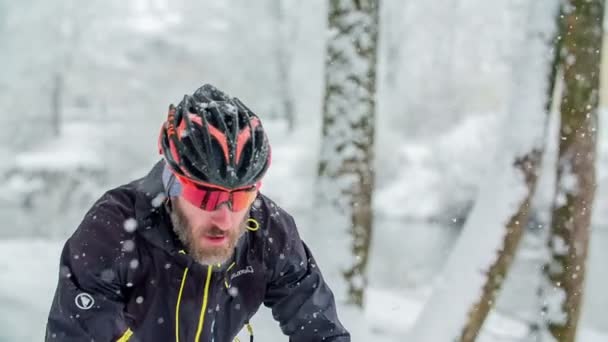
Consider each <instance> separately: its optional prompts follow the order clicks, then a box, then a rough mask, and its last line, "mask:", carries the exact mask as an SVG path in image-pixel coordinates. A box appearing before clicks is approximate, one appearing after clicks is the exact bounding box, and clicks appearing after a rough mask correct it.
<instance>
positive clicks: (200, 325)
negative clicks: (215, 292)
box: [194, 265, 213, 342]
mask: <svg viewBox="0 0 608 342" xmlns="http://www.w3.org/2000/svg"><path fill="white" fill-rule="evenodd" d="M212 271H213V266H212V265H209V267H207V280H206V281H205V292H204V293H203V305H202V307H201V315H200V317H199V319H198V329H197V330H196V337H195V338H194V341H195V342H199V339H200V337H201V333H202V332H203V324H204V323H205V311H207V302H208V300H209V284H211V274H212Z"/></svg>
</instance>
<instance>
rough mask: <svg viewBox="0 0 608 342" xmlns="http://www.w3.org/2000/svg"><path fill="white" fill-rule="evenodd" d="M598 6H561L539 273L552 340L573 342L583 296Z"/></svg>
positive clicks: (576, 0) (580, 1)
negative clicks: (552, 166)
mask: <svg viewBox="0 0 608 342" xmlns="http://www.w3.org/2000/svg"><path fill="white" fill-rule="evenodd" d="M603 16H604V1H603V0H567V1H563V2H562V9H561V13H560V20H559V37H560V39H561V42H560V45H561V48H560V55H559V59H560V68H561V69H562V70H563V77H564V79H563V82H564V89H563V93H562V96H561V106H560V118H561V123H560V140H559V153H558V163H557V179H556V193H555V198H554V200H553V210H552V215H551V228H550V234H549V239H548V247H549V252H550V260H549V261H548V263H547V264H546V265H545V267H544V269H543V276H544V286H545V288H544V289H543V297H544V298H543V299H544V307H543V313H544V314H545V320H546V325H547V327H548V333H549V335H550V336H551V337H552V340H555V341H558V342H573V341H574V340H575V338H576V330H577V322H578V319H579V316H580V309H581V303H582V296H583V285H584V280H585V260H586V258H587V248H588V243H589V225H590V220H591V211H592V205H593V198H594V194H595V187H596V182H595V149H596V136H597V118H598V115H597V112H598V102H599V77H600V61H601V58H600V57H601V56H600V52H601V46H602V31H603V30H602V22H603Z"/></svg>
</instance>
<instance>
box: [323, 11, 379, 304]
mask: <svg viewBox="0 0 608 342" xmlns="http://www.w3.org/2000/svg"><path fill="white" fill-rule="evenodd" d="M378 5H379V4H378V1H377V0H359V1H357V0H340V1H338V0H335V1H334V0H332V1H330V2H329V14H328V20H329V37H328V43H327V57H326V63H325V66H326V69H325V98H324V104H323V130H322V134H323V137H322V145H321V156H320V163H319V169H318V184H317V197H318V201H317V205H318V208H319V212H320V215H319V217H320V218H321V219H322V220H323V227H324V229H325V230H326V231H325V232H322V234H324V236H326V237H327V238H326V239H325V240H326V241H327V243H328V244H331V245H328V248H329V249H328V250H325V251H323V252H322V253H324V254H325V256H326V257H327V259H328V260H327V262H328V263H330V264H333V265H334V267H336V269H339V270H340V271H342V272H343V274H342V275H343V277H344V280H345V284H341V286H337V287H336V289H337V291H338V294H337V297H338V299H339V300H340V299H345V300H346V301H347V302H349V303H351V304H355V305H357V306H360V307H361V306H363V301H364V289H365V286H366V284H367V275H366V266H367V261H368V256H369V246H370V240H371V236H372V205H371V202H372V189H373V180H374V173H373V146H374V121H375V115H374V110H375V90H376V84H375V83H376V46H377V36H378ZM329 253H331V254H329ZM339 255H341V256H339ZM329 259H332V260H329ZM342 286H344V287H342ZM340 292H342V293H340ZM344 294H346V296H347V297H346V298H342V296H343V295H344Z"/></svg>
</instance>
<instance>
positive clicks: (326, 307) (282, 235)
mask: <svg viewBox="0 0 608 342" xmlns="http://www.w3.org/2000/svg"><path fill="white" fill-rule="evenodd" d="M271 222H273V223H272V224H274V225H277V224H278V225H279V227H277V226H275V227H272V226H271V227H269V229H270V231H271V232H275V233H271V234H270V236H275V239H274V240H276V241H273V243H270V244H269V245H270V246H272V247H270V250H271V251H272V252H271V254H270V255H268V257H267V258H268V259H267V261H268V262H269V263H271V265H269V268H270V270H271V275H270V278H271V279H270V281H269V284H268V286H267V290H266V296H265V300H264V304H265V305H266V306H268V307H270V308H271V309H272V315H273V317H274V319H275V320H277V321H278V322H279V324H280V326H281V329H282V331H283V333H284V334H286V335H288V336H289V337H290V341H292V342H304V341H306V342H311V341H312V342H315V341H329V342H350V334H349V332H348V331H347V330H346V329H345V328H344V327H343V326H342V323H341V322H340V321H339V319H338V315H337V312H336V303H335V299H334V295H333V293H332V291H331V290H330V288H329V286H328V285H327V283H326V282H325V281H324V280H323V276H322V274H321V270H320V269H319V267H318V266H317V265H316V262H315V260H314V258H313V256H312V254H311V252H310V249H309V248H308V247H307V246H306V244H305V243H304V242H303V241H302V240H301V239H300V236H299V234H298V231H297V229H296V226H295V223H294V221H293V219H292V218H291V216H290V215H288V214H286V213H284V212H282V213H281V215H277V216H275V218H274V219H272V220H271ZM277 232H278V233H277Z"/></svg>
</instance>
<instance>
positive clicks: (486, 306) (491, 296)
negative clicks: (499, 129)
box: [460, 11, 557, 342]
mask: <svg viewBox="0 0 608 342" xmlns="http://www.w3.org/2000/svg"><path fill="white" fill-rule="evenodd" d="M535 14H536V13H534V11H530V15H529V17H532V18H534V16H535ZM527 22H528V23H531V22H532V21H531V20H528V21H527ZM555 31H556V30H555ZM525 35H526V37H525V40H527V41H529V40H533V39H537V40H538V39H540V40H541V41H540V43H539V44H538V45H539V46H541V47H543V46H546V49H545V50H546V52H548V51H549V48H550V45H549V44H550V43H552V42H553V41H555V38H556V36H555V37H554V38H553V40H545V39H543V35H542V32H539V30H538V28H532V27H528V28H527V30H526V32H525ZM522 48H524V49H525V48H526V46H522ZM553 48H554V53H553V54H551V55H552V60H551V61H550V68H549V73H548V77H547V87H546V92H545V94H546V99H545V106H544V109H545V112H544V116H545V124H544V130H545V134H543V138H544V139H543V141H546V136H547V134H546V132H547V131H548V122H549V114H550V110H551V104H552V103H553V93H554V92H553V90H554V87H555V77H556V73H557V54H556V53H555V50H557V49H556V47H553ZM525 59H527V58H526V56H525V54H524V55H520V58H519V59H515V60H514V63H513V68H514V69H516V70H514V71H515V73H517V72H519V73H526V72H527V70H522V69H525V68H523V65H524V64H523V63H524V60H525ZM517 69H519V70H517ZM515 81H517V80H515ZM518 83H519V82H515V86H516V87H520V86H521V85H520V84H518ZM516 94H517V95H516V96H517V97H520V96H526V94H523V93H521V94H520V93H518V92H516ZM515 100H516V101H518V100H519V99H515ZM516 110H518V109H517V108H516ZM538 115H543V113H541V112H539V113H538ZM544 150H545V145H544V144H542V145H539V146H536V147H534V148H533V149H532V150H531V151H530V152H529V153H528V154H526V155H525V156H523V157H522V158H518V159H517V160H516V161H515V163H514V167H515V168H517V169H519V170H520V172H521V173H522V175H523V176H524V179H525V183H526V186H527V188H528V192H527V194H526V196H525V198H524V199H523V201H522V202H521V204H520V205H519V207H518V208H517V211H516V212H515V213H514V214H513V216H511V218H510V219H509V221H508V223H507V224H506V226H505V229H506V231H507V234H506V235H505V237H504V240H503V242H502V246H501V248H500V250H499V251H498V253H497V258H496V261H495V262H494V263H493V264H492V266H490V269H489V271H488V277H487V280H486V283H485V284H484V286H483V289H482V292H481V296H480V298H479V301H477V302H476V303H475V304H474V305H473V306H472V307H471V308H470V310H469V316H468V321H467V324H466V325H465V327H464V329H463V331H462V335H461V336H460V341H461V342H474V341H475V340H476V338H477V335H478V334H479V332H480V330H481V327H482V326H483V323H484V322H485V319H486V318H487V315H488V313H489V312H490V310H491V309H492V307H493V306H494V304H495V303H496V298H497V296H498V293H499V292H500V289H501V287H502V284H503V281H504V279H505V278H506V276H507V272H508V270H509V268H510V266H511V263H512V261H513V259H514V257H515V253H516V251H517V248H518V246H519V243H520V241H521V238H522V236H523V233H524V230H525V228H526V226H527V223H528V218H529V216H530V205H531V201H532V198H533V196H534V193H535V191H536V184H537V180H538V172H539V171H540V163H541V160H542V156H543V152H544Z"/></svg>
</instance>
